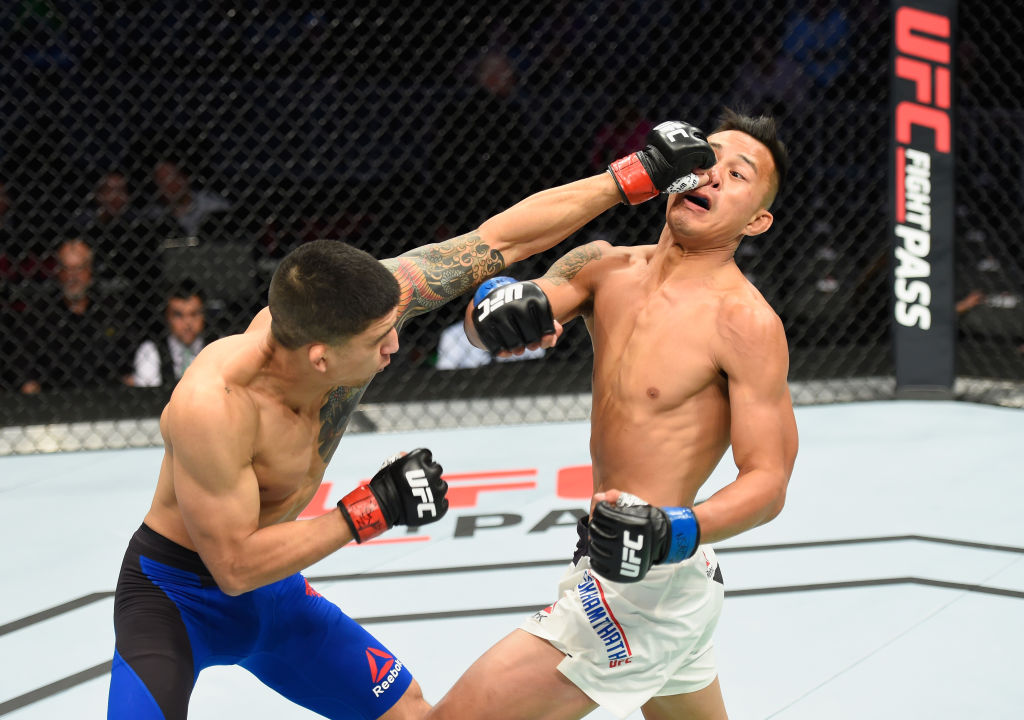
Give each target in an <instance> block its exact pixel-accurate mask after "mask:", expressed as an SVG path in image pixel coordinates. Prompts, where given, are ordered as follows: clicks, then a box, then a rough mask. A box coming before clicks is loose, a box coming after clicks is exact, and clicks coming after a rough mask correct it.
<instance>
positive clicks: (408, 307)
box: [381, 173, 622, 327]
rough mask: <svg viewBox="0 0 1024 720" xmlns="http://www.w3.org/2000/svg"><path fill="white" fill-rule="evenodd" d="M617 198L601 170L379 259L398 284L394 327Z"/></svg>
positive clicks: (555, 238)
mask: <svg viewBox="0 0 1024 720" xmlns="http://www.w3.org/2000/svg"><path fill="white" fill-rule="evenodd" d="M621 201H622V196H621V195H620V193H619V190H618V188H617V186H616V184H615V181H614V179H613V178H612V176H611V175H610V174H609V173H602V174H600V175H595V176H593V177H589V178H584V179H583V180H577V181H575V182H571V183H568V184H566V185H561V186H558V187H554V188H550V189H548V190H542V191H541V192H538V193H535V194H533V195H530V196H529V197H528V198H526V199H525V200H522V201H520V202H519V203H517V204H515V205H513V206H512V207H510V208H509V209H507V210H505V211H503V212H501V213H498V214H497V215H495V216H494V217H492V218H490V219H488V220H487V221H485V222H484V223H483V224H482V225H481V226H480V227H479V228H477V229H476V230H474V231H473V232H470V233H467V234H465V235H460V236H458V237H455V238H451V239H450V240H445V241H444V242H439V243H432V244H430V245H424V246H422V247H418V248H415V249H414V250H411V251H409V252H407V253H405V254H403V255H399V256H398V257H395V258H389V259H387V260H382V261H381V262H383V263H384V265H385V266H386V267H387V268H388V269H389V270H391V272H392V273H394V275H395V277H396V278H398V284H399V287H400V288H401V293H402V295H401V300H400V301H399V320H398V325H399V327H401V325H402V324H403V323H404V321H405V320H407V319H408V318H410V317H413V316H414V315H420V314H422V313H425V312H428V311H429V310H433V309H435V308H438V307H440V306H441V305H444V304H445V303H446V302H448V301H449V300H452V299H453V298H456V297H458V296H459V295H462V294H463V293H465V292H467V291H468V290H471V289H472V288H474V287H476V286H477V285H479V284H480V283H482V282H484V281H485V280H487V279H488V278H491V277H494V276H495V275H496V274H498V273H500V272H501V271H503V270H504V269H505V268H506V267H508V266H509V265H511V264H512V263H514V262H517V261H519V260H523V259H524V258H528V257H530V256H531V255H534V254H536V253H538V252H542V251H544V250H547V249H548V248H551V247H554V246H555V245H557V244H558V243H560V242H561V241H562V240H564V239H565V238H567V237H569V236H570V235H572V234H573V233H574V232H576V231H577V230H579V229H580V228H581V227H583V226H584V225H586V224H587V223H588V222H589V221H590V220H592V219H594V218H595V217H597V216H598V215H600V214H601V213H603V212H604V211H605V210H607V209H608V208H610V207H612V206H614V205H617V204H619V203H620V202H621Z"/></svg>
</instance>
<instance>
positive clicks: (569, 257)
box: [544, 243, 601, 285]
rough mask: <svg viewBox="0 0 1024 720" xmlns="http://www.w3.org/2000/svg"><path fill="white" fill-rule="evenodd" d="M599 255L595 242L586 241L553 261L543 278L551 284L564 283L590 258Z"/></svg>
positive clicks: (593, 258) (595, 258) (574, 275)
mask: <svg viewBox="0 0 1024 720" xmlns="http://www.w3.org/2000/svg"><path fill="white" fill-rule="evenodd" d="M599 257H601V250H600V248H599V247H598V246H597V244H596V243H587V244H586V245H581V246H579V247H578V248H573V249H572V250H570V251H569V252H567V253H566V254H565V255H563V256H562V257H560V258H558V260H556V261H555V264H554V265H552V266H551V267H550V268H548V271H547V272H546V273H544V279H545V280H547V281H549V282H550V283H551V284H552V285H564V284H565V283H567V282H569V281H570V280H572V279H573V278H574V277H576V275H577V274H579V271H580V270H582V269H583V267H584V266H585V265H586V264H587V263H589V262H590V261H591V260H597V259H598V258H599Z"/></svg>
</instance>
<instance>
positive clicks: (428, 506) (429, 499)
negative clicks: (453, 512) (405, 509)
mask: <svg viewBox="0 0 1024 720" xmlns="http://www.w3.org/2000/svg"><path fill="white" fill-rule="evenodd" d="M405 480H406V482H408V483H409V487H410V488H411V489H412V494H413V495H415V496H416V497H418V498H419V499H420V504H419V505H417V506H416V516H417V517H420V518H422V517H423V516H424V515H425V514H426V513H427V511H429V512H430V516H431V517H435V516H436V515H437V508H436V507H434V493H432V492H431V491H430V483H429V482H428V481H427V476H426V473H424V472H423V471H422V470H410V471H408V472H407V473H406V474H405Z"/></svg>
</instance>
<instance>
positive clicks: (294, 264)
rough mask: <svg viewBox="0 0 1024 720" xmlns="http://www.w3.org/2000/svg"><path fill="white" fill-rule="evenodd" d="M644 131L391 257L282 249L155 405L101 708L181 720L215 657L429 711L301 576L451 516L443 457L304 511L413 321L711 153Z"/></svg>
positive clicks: (343, 707)
mask: <svg viewBox="0 0 1024 720" xmlns="http://www.w3.org/2000/svg"><path fill="white" fill-rule="evenodd" d="M650 143H651V145H650V146H649V147H647V148H646V149H645V150H643V151H641V152H640V153H635V154H633V155H631V156H630V157H629V158H627V159H625V160H624V161H622V162H621V163H620V166H621V169H620V170H619V172H618V173H617V176H615V177H613V176H612V175H609V174H601V175H597V176H594V177H591V178H587V179H584V180H579V181H576V182H574V183H569V184H567V185H563V186H560V187H556V188H552V189H550V190H545V191H543V192H540V193H537V194H535V195H532V196H530V197H529V198H527V199H526V200H524V201H522V202H520V203H519V204H517V205H515V206H513V207H512V208H510V209H508V210H506V211H505V212H502V213H500V214H498V215H496V216H494V217H493V218H491V219H489V220H487V221H486V222H484V223H483V225H481V226H480V228H479V229H478V230H476V231H475V232H472V233H469V234H467V235H463V236H461V237H457V238H454V239H451V240H447V241H445V242H442V243H437V244H433V245H427V246H424V247H421V248H418V249H416V250H413V251H411V252H409V253H406V254H404V255H401V256H399V257H396V258H391V259H388V260H383V261H377V260H375V259H374V258H373V257H371V256H370V255H368V254H366V253H364V252H362V251H361V250H357V249H355V248H352V247H350V246H348V245H345V244H344V243H341V242H337V241H330V240H321V241H316V242H312V243H307V244H305V245H302V246H300V247H299V248H297V249H296V250H295V251H293V252H292V253H290V254H289V255H288V256H287V257H285V258H284V260H282V262H281V264H280V265H279V266H278V268H277V270H276V271H275V273H274V276H273V278H272V280H271V284H270V293H269V307H267V308H265V309H264V310H262V311H261V312H260V313H259V314H257V316H256V317H255V318H254V319H253V321H252V323H251V325H250V326H249V328H248V330H246V332H245V333H243V334H241V335H233V336H230V337H227V338H224V339H222V340H218V341H216V342H214V343H211V344H210V345H209V346H207V347H206V348H205V349H204V350H203V351H202V352H201V353H200V354H199V355H198V356H197V357H196V359H195V360H194V361H193V363H192V364H191V365H190V367H189V369H188V370H187V371H186V373H185V374H184V376H183V377H182V379H181V380H180V382H179V383H178V385H177V386H176V388H175V390H174V393H173V395H172V396H171V399H170V402H169V403H168V405H167V407H166V408H165V409H164V411H163V414H162V416H161V418H160V430H161V433H162V435H163V440H164V457H163V462H162V464H161V467H160V473H159V477H158V480H157V486H156V493H155V497H154V498H153V503H152V506H151V508H150V510H149V512H148V513H147V515H146V517H145V520H144V522H143V524H142V526H141V527H140V528H139V530H138V531H137V532H136V533H135V535H134V537H133V538H132V539H131V541H130V543H129V545H128V550H127V552H126V554H125V558H124V563H123V565H122V567H121V574H120V577H119V579H118V583H117V591H116V596H115V606H114V628H115V632H116V648H115V655H114V662H113V670H112V673H111V681H110V695H109V702H108V718H117V719H121V718H133V719H134V720H140V719H143V720H146V719H151V718H164V719H167V720H170V719H172V718H174V719H176V720H181V719H183V718H185V717H186V714H187V712H188V702H189V697H190V695H191V692H192V688H193V686H194V684H195V681H196V678H197V676H198V674H199V672H200V671H201V670H202V669H203V668H204V667H208V666H210V665H223V664H238V665H241V666H242V667H245V668H246V669H247V670H249V671H250V672H252V673H253V674H254V675H255V676H256V677H258V678H259V679H260V680H261V681H262V682H264V683H265V684H267V685H268V686H270V687H271V688H273V689H274V690H276V691H277V692H279V693H281V694H282V695H284V696H285V697H288V698H290V699H291V700H293V701H294V702H296V703H298V704H300V705H302V706H304V707H307V708H309V709H311V710H313V711H315V712H317V713H320V714H321V715H323V716H325V717H328V718H378V717H384V718H387V720H406V719H410V718H421V717H423V716H424V715H425V714H426V712H427V711H428V710H429V706H428V705H427V703H426V701H425V700H424V699H423V696H422V693H421V691H420V688H419V686H418V684H417V683H416V681H415V680H413V679H412V675H411V674H410V671H409V669H408V668H406V667H405V666H404V665H403V664H402V663H401V661H400V660H399V659H398V658H396V657H395V656H394V655H393V653H391V652H390V651H389V650H387V648H385V647H383V646H382V645H381V644H380V642H378V641H377V640H376V639H375V638H374V637H373V636H371V635H370V634H369V633H367V632H366V631H365V630H364V629H363V628H361V627H359V626H358V625H357V624H356V623H354V622H353V621H352V620H351V619H350V618H349V617H347V616H346V615H345V614H344V613H343V612H342V611H341V610H339V609H338V608H337V607H336V606H335V605H333V604H332V603H330V602H328V601H327V600H325V599H324V598H323V597H321V596H320V595H318V594H317V593H316V592H315V591H314V590H313V589H312V588H311V587H310V586H309V584H308V583H307V582H306V581H305V579H304V578H303V576H302V575H301V574H300V571H301V570H302V569H303V568H305V567H307V566H309V565H311V564H312V563H315V562H317V561H318V560H320V559H322V558H324V557H326V556H327V555H329V554H331V553H332V552H334V551H335V550H338V549H339V548H341V547H342V546H344V545H345V544H346V543H348V542H349V541H351V540H356V541H357V542H362V541H365V540H368V539H370V538H373V537H374V536H376V535H378V534H379V533H381V532H384V531H385V530H387V529H388V528H390V527H392V526H393V525H396V524H408V525H422V524H425V523H428V522H433V521H435V520H438V519H440V518H441V516H443V515H444V513H445V511H446V510H447V507H448V506H447V500H446V499H445V497H444V496H445V492H446V490H447V486H446V484H445V483H444V481H443V480H442V479H441V466H440V465H438V464H437V463H436V462H434V460H433V457H432V456H431V453H430V451H429V450H425V449H418V450H414V451H413V452H410V453H408V454H406V455H403V456H399V457H397V458H396V459H393V460H392V461H390V462H388V463H386V464H385V465H384V467H383V468H381V470H380V471H379V472H378V473H377V474H376V475H375V476H374V478H373V479H372V480H371V481H370V483H369V485H368V486H364V487H360V488H356V489H355V490H353V491H352V492H351V493H349V494H348V495H346V496H345V497H344V498H342V499H341V501H340V502H339V503H338V511H337V512H332V513H328V514H326V515H323V516H320V517H317V518H314V519H312V520H303V521H297V520H296V518H297V517H298V515H299V513H300V512H301V511H302V509H303V508H304V507H305V506H306V505H307V503H309V501H310V499H311V498H312V497H313V495H314V494H315V492H316V490H317V487H318V486H319V485H320V483H321V481H322V479H323V475H324V471H325V469H326V467H327V463H328V462H329V461H330V459H331V456H332V455H333V454H334V452H335V450H336V449H337V446H338V442H339V441H340V439H341V435H342V433H343V432H344V430H345V427H346V424H347V422H348V420H349V418H350V416H351V414H352V412H353V411H354V410H355V408H356V406H357V404H358V402H359V399H360V397H361V396H362V394H363V391H364V389H365V388H366V385H367V384H368V383H369V382H370V380H371V379H372V378H373V376H374V375H375V374H376V373H377V372H379V371H380V370H382V369H383V368H384V367H385V366H386V365H387V364H388V361H389V356H390V355H391V354H392V353H393V352H395V351H396V350H397V349H398V330H399V329H400V328H401V327H402V325H403V323H404V322H405V321H406V320H408V319H409V318H410V317H412V316H414V315H418V314H420V313H423V312H426V311H428V310H431V309H433V308H437V307H439V306H441V305H442V304H444V303H446V302H448V301H449V300H451V299H452V298H454V297H456V296H458V295H461V294H462V293H464V292H466V291H468V290H469V289H471V288H472V287H473V286H475V285H479V284H480V283H482V282H484V281H485V280H486V279H488V278H489V277H491V276H493V275H494V274H495V273H498V272H500V271H502V270H504V269H505V267H506V266H507V265H508V264H510V263H513V262H516V261H517V260H521V259H523V258H526V257H528V256H530V255H532V254H534V253H537V252H540V251H542V250H545V249H547V248H550V247H552V246H554V245H555V244H557V243H558V242H560V241H561V240H563V239H564V238H566V237H568V236H569V235H570V234H572V233H573V232H575V231H576V230H578V229H579V228H580V227H582V226H583V225H584V224H585V223H586V222H588V221H589V220H591V219H592V218H594V217H596V216H597V215H599V214H600V213H602V212H604V211H605V210H607V209H608V208H610V207H612V206H613V205H615V204H617V203H618V202H620V200H621V196H620V194H619V188H620V187H623V188H627V189H628V192H631V193H643V194H646V196H647V197H653V196H654V195H657V193H658V192H659V190H663V189H665V188H666V187H668V186H669V184H670V183H672V182H673V181H675V180H676V179H678V178H679V177H680V176H684V175H687V174H689V173H690V171H691V170H693V169H694V168H695V167H697V165H698V161H699V157H700V156H701V153H704V152H710V151H709V150H708V146H707V143H706V141H705V140H704V139H703V138H695V137H691V136H688V135H685V134H679V133H676V132H671V131H668V132H660V133H657V132H656V133H654V134H653V135H652V136H651V138H650ZM695 151H696V152H695ZM554 341H555V336H554V334H549V335H547V336H546V337H543V338H540V339H539V342H541V343H543V344H544V345H545V346H551V345H553V344H554ZM373 668H376V671H374V672H371V669H373Z"/></svg>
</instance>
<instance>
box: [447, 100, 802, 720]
mask: <svg viewBox="0 0 1024 720" xmlns="http://www.w3.org/2000/svg"><path fill="white" fill-rule="evenodd" d="M708 141H709V142H710V144H711V147H712V148H714V151H715V154H716V156H717V160H716V161H712V162H711V163H710V164H709V167H707V168H706V169H705V170H702V171H698V172H697V175H698V177H699V178H700V184H699V187H698V188H697V189H695V190H693V191H692V192H688V193H685V194H676V195H671V196H670V197H669V198H668V203H667V210H666V223H665V226H664V228H663V230H662V232H661V236H660V237H659V239H658V242H657V243H656V244H654V245H643V246H638V247H612V246H611V245H609V244H608V243H606V242H603V241H598V242H594V243H590V244H588V245H584V246H582V247H579V248H576V249H574V250H572V251H570V252H569V253H568V254H567V255H565V256H564V257H563V258H562V259H561V260H559V261H558V262H556V263H555V264H554V265H553V266H552V267H551V269H550V271H549V272H548V273H547V274H546V275H545V276H544V277H542V278H540V279H538V280H536V281H535V282H525V283H516V282H515V281H513V280H511V279H509V278H494V279H493V280H490V281H488V282H487V283H484V284H483V285H482V286H481V287H480V288H479V289H478V291H477V293H476V296H475V302H473V303H470V305H469V307H467V313H466V315H467V317H466V331H467V334H468V335H469V337H470V339H471V340H472V341H473V342H474V343H475V344H477V345H478V346H481V347H486V348H487V349H489V350H490V351H491V352H493V353H495V354H500V353H507V352H510V351H511V352H522V347H523V346H525V345H530V344H535V343H537V342H539V340H540V339H541V337H543V336H544V335H545V334H547V333H549V332H550V328H551V327H552V326H554V329H555V330H556V332H557V333H560V332H561V326H560V325H559V324H558V323H565V322H568V321H569V320H571V319H573V318H575V317H577V316H580V315H582V316H583V318H584V320H585V322H586V324H587V328H588V330H589V331H590V336H591V339H592V341H593V347H594V371H593V408H592V411H591V440H590V451H591V455H592V457H593V467H594V493H595V494H594V498H593V503H592V508H591V516H590V517H589V518H583V519H582V520H581V522H580V525H579V528H578V530H579V536H580V540H579V544H578V546H577V549H576V554H575V556H574V558H573V562H572V563H571V564H570V566H569V567H568V568H567V570H566V573H565V575H563V578H562V582H561V584H560V585H559V595H558V599H557V602H555V603H554V604H553V605H552V606H550V607H548V608H546V609H544V610H541V611H540V612H538V613H537V614H536V615H534V616H533V617H531V618H529V619H527V620H526V621H525V622H524V623H523V624H522V625H521V626H520V629H518V630H515V631H513V632H512V633H511V634H510V635H508V636H507V637H505V638H504V639H503V640H501V641H500V642H499V643H498V644H497V645H495V646H494V647H493V648H492V649H491V650H489V651H488V652H487V653H485V654H484V655H483V656H482V657H481V658H480V659H479V660H478V661H477V662H476V663H475V664H474V665H473V666H472V667H471V668H470V669H469V670H468V671H467V672H466V674H465V675H463V677H462V678H461V679H460V680H459V681H458V682H457V683H456V684H455V686H454V687H453V688H452V689H451V690H450V691H449V693H448V694H447V695H446V696H445V697H444V698H443V699H442V700H441V701H440V702H439V703H438V704H437V705H436V706H435V707H434V709H433V710H432V711H431V713H430V714H429V715H428V718H429V719H430V720H435V718H436V719H438V720H440V719H442V718H443V719H444V720H474V719H485V718H486V719H490V718H495V717H500V718H502V720H519V719H523V720H525V719H526V718H529V719H530V720H536V719H539V718H544V719H545V720H570V719H575V718H580V717H583V716H584V715H587V714H588V713H590V712H591V711H592V710H593V709H594V708H595V707H597V706H598V705H600V706H603V707H605V708H606V709H608V710H610V711H611V712H612V713H614V714H615V715H616V716H618V717H622V718H624V717H626V716H627V715H629V714H630V713H633V712H635V711H636V709H637V708H642V711H643V715H644V717H645V718H647V720H677V719H679V718H692V719H694V720H697V719H699V720H721V719H722V718H725V717H726V711H725V704H724V702H723V700H722V694H721V691H720V689H719V682H718V674H717V671H716V668H715V657H714V650H713V646H712V633H713V632H714V629H715V625H716V623H717V622H718V617H719V613H720V611H721V607H722V599H723V596H724V588H723V584H722V573H721V571H720V569H719V567H718V563H717V561H716V559H715V553H714V551H713V550H712V549H711V547H710V543H715V542H718V541H720V540H724V539H726V538H729V537H732V536H734V535H736V534H737V533H740V532H743V531H745V530H748V529H750V528H753V527H755V526H757V525H761V524H762V523H766V522H768V521H769V520H771V519H772V518H774V517H775V516H776V515H777V514H778V513H779V512H780V511H781V509H782V506H783V503H784V501H785V496H786V488H787V485H788V483H789V477H790V473H791V472H792V470H793V463H794V460H795V458H796V451H797V431H796V423H795V420H794V417H793V407H792V401H791V399H790V395H789V389H788V386H787V384H786V375H787V372H788V367H789V354H788V349H787V345H786V338H785V334H784V332H783V328H782V323H781V322H780V320H779V317H778V316H777V315H776V314H775V312H774V311H773V310H772V309H771V307H769V305H768V303H767V302H766V301H765V300H764V298H763V297H762V296H761V294H760V293H759V292H758V291H757V290H756V289H755V288H754V286H753V285H751V284H750V283H749V282H748V281H747V279H746V278H745V277H744V276H743V274H742V273H741V272H740V270H739V268H738V267H737V266H736V263H735V261H734V260H733V255H734V253H735V251H736V248H737V246H738V245H739V243H740V241H741V240H742V239H743V238H744V237H746V236H753V235H759V234H761V233H763V232H764V231H766V230H767V229H768V228H769V226H770V225H771V224H772V219H773V218H772V214H771V212H769V210H768V208H769V207H770V206H771V204H772V201H773V200H774V199H775V197H776V195H777V194H778V192H779V189H780V187H781V185H782V182H783V179H784V177H785V173H786V169H787V165H788V160H787V154H786V150H785V147H784V146H783V145H782V143H781V142H780V141H779V140H778V138H777V136H776V129H775V123H774V121H773V120H772V119H770V118H766V117H760V118H751V117H747V116H742V115H738V114H736V113H733V112H730V111H726V113H725V114H724V116H723V118H722V121H721V122H720V123H719V125H718V128H717V129H716V130H715V132H714V133H712V134H711V135H710V136H708ZM627 198H628V199H629V201H630V202H632V199H631V198H629V196H628V195H627ZM552 313H553V318H552ZM554 321H557V322H554ZM730 442H731V444H732V454H733V459H734V460H735V462H736V466H737V468H738V474H737V475H736V478H735V480H733V481H732V482H731V483H730V484H729V485H727V486H726V487H724V488H722V489H721V490H719V491H718V492H716V493H714V494H713V495H712V496H711V497H710V498H708V499H707V501H706V502H703V503H700V504H699V505H697V506H696V507H694V502H695V500H696V497H697V492H698V490H699V489H700V487H701V486H702V485H703V484H704V482H705V481H706V480H707V479H708V476H709V475H710V474H711V472H712V471H713V470H714V469H715V467H716V466H717V465H718V462H719V460H721V458H722V456H723V455H724V453H725V451H726V449H727V448H728V447H729V445H730ZM641 498H642V499H641ZM588 521H589V522H588ZM702 543H706V544H702ZM496 678H500V681H497V680H496Z"/></svg>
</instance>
